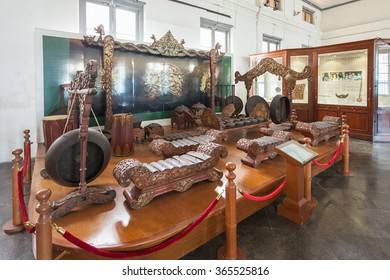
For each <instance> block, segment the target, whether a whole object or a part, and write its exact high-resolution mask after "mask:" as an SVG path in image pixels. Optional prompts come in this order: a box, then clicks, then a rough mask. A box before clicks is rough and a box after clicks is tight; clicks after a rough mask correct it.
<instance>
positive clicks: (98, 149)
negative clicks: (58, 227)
mask: <svg viewBox="0 0 390 280" xmlns="http://www.w3.org/2000/svg"><path fill="white" fill-rule="evenodd" d="M96 76H97V61H96V60H90V61H89V62H88V63H87V65H86V68H85V71H84V72H83V71H78V72H77V73H76V75H75V77H74V80H73V81H72V82H71V84H70V90H69V100H68V114H69V115H68V124H67V126H68V125H69V126H70V125H71V123H72V122H74V120H75V116H76V108H75V106H74V103H75V102H76V101H77V103H78V106H79V119H80V126H79V129H75V130H71V131H68V132H66V133H64V134H63V135H62V136H60V137H59V138H57V139H56V140H55V141H54V142H53V144H52V145H51V146H50V148H49V149H48V151H47V154H46V158H45V169H46V172H47V174H48V175H49V177H50V178H51V179H52V180H53V181H55V182H56V183H58V184H60V185H63V186H68V187H75V186H77V185H78V188H77V189H76V190H74V191H72V192H71V193H69V194H68V195H66V196H65V197H63V198H62V199H59V200H57V201H54V202H53V203H52V209H51V215H52V219H57V218H60V217H62V216H64V215H66V214H68V213H69V212H71V211H72V209H74V208H75V207H79V206H81V205H88V204H105V203H109V202H111V201H113V200H114V198H115V196H116V192H115V190H114V189H113V188H112V187H105V188H91V187H87V183H88V182H90V181H92V180H93V179H95V178H96V177H97V176H99V175H100V174H101V173H102V172H103V171H104V169H105V167H106V166H107V164H108V162H109V159H110V155H111V149H110V144H109V142H108V140H107V138H106V137H105V136H104V135H103V134H102V133H99V132H98V131H96V130H93V129H91V128H88V122H89V115H90V113H91V109H92V97H93V96H94V95H95V94H96V93H97V91H96V88H95V80H96ZM89 157H95V158H94V159H93V160H88V158H89ZM96 157H97V158H96ZM87 160H88V161H87ZM96 164H97V165H99V166H96ZM94 165H95V166H94Z"/></svg>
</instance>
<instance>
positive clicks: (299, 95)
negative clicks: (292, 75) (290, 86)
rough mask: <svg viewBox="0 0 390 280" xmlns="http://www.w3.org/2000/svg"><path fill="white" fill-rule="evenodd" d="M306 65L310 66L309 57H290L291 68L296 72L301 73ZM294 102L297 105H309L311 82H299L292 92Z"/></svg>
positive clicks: (306, 80)
mask: <svg viewBox="0 0 390 280" xmlns="http://www.w3.org/2000/svg"><path fill="white" fill-rule="evenodd" d="M306 65H309V55H296V56H291V57H290V68H291V69H292V70H294V71H297V72H301V71H303V69H304V68H305V66H306ZM291 97H292V102H293V103H295V104H298V103H303V104H307V103H309V81H308V79H305V80H298V81H297V82H296V85H295V88H294V90H293V92H292V96H291Z"/></svg>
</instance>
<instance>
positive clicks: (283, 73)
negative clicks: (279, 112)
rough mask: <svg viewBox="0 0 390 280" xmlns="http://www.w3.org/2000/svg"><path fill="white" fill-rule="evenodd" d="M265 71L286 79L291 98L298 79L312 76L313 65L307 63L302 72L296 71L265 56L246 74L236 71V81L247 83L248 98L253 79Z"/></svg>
mask: <svg viewBox="0 0 390 280" xmlns="http://www.w3.org/2000/svg"><path fill="white" fill-rule="evenodd" d="M265 72H269V73H271V74H274V75H277V76H279V77H281V78H283V79H285V81H286V87H287V95H288V98H289V99H290V100H291V94H292V92H293V89H294V87H295V83H296V81H297V80H304V79H309V78H311V77H312V74H313V69H312V67H310V66H308V65H306V66H305V68H304V69H303V71H302V72H297V71H294V70H292V69H290V68H288V67H286V66H284V65H282V64H280V63H278V62H276V61H275V60H274V59H272V58H270V57H266V58H263V59H262V60H261V61H260V62H259V63H258V64H257V65H256V66H255V67H253V68H252V69H250V70H249V71H248V72H246V73H245V74H243V75H241V74H240V72H238V71H236V72H235V73H234V76H235V83H236V84H237V83H238V82H239V81H243V82H244V83H245V88H246V90H247V99H248V98H249V91H250V89H251V87H252V83H253V79H254V78H256V77H258V76H260V75H263V74H264V73H265Z"/></svg>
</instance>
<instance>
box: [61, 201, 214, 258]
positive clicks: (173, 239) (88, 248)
mask: <svg viewBox="0 0 390 280" xmlns="http://www.w3.org/2000/svg"><path fill="white" fill-rule="evenodd" d="M217 203H218V198H215V199H214V201H213V202H212V203H211V204H210V205H209V207H207V209H206V211H205V212H203V214H202V215H201V216H199V217H198V219H197V220H196V221H194V222H193V223H192V224H191V225H189V226H188V227H187V228H185V229H184V230H183V231H182V232H180V233H178V234H177V235H175V236H173V237H171V238H169V239H167V240H166V241H165V242H163V243H161V244H158V245H156V246H153V247H150V248H147V249H144V250H139V251H131V252H113V251H107V250H103V249H99V248H96V247H94V246H92V245H90V244H88V243H86V242H84V241H82V240H80V239H79V238H77V237H75V236H74V235H72V234H71V233H69V232H67V231H64V232H61V229H60V230H58V229H57V231H58V232H60V233H61V234H62V235H63V237H64V238H65V239H66V240H68V241H69V242H71V243H73V244H74V245H76V246H78V247H80V248H81V249H84V250H85V251H87V252H89V253H92V254H96V255H100V256H103V257H107V258H132V257H138V256H144V255H147V254H151V253H154V252H157V251H159V250H161V249H163V248H166V247H168V246H169V245H171V244H173V243H174V242H176V241H178V240H179V239H181V238H182V237H184V236H186V235H187V234H188V233H190V232H191V231H192V230H193V229H194V228H195V227H197V226H198V225H199V224H200V223H201V222H202V221H203V220H204V219H205V218H206V217H207V216H208V214H210V212H211V210H212V209H213V208H214V207H215V205H217Z"/></svg>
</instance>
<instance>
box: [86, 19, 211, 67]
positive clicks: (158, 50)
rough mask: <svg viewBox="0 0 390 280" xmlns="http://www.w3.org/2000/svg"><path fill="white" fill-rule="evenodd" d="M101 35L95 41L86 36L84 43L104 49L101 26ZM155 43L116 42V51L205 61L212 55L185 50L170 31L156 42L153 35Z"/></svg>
mask: <svg viewBox="0 0 390 280" xmlns="http://www.w3.org/2000/svg"><path fill="white" fill-rule="evenodd" d="M95 30H96V31H97V33H98V34H99V38H98V39H97V40H95V38H96V36H84V39H83V40H82V42H83V43H84V44H85V45H87V46H94V47H103V41H104V39H103V40H101V37H102V36H104V27H103V26H102V25H99V26H98V27H96V28H95ZM152 39H153V40H154V42H153V43H152V44H151V45H150V46H148V45H146V44H134V43H131V42H128V43H121V42H118V41H114V49H116V50H121V51H130V52H138V53H148V54H153V55H161V56H172V57H198V58H203V59H209V58H210V53H209V52H206V51H198V50H192V49H185V48H184V43H185V42H184V40H183V39H182V40H181V41H180V43H179V42H178V41H177V40H176V39H175V38H174V36H173V35H172V33H171V32H170V31H168V32H167V33H166V34H165V35H164V36H163V37H161V39H159V40H156V37H155V36H154V35H152Z"/></svg>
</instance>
